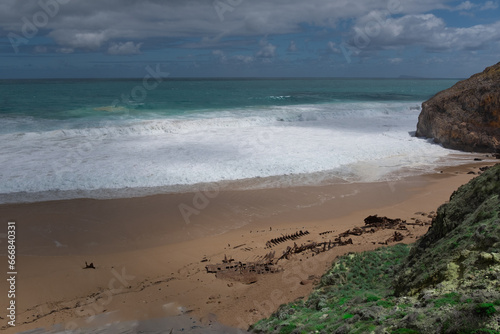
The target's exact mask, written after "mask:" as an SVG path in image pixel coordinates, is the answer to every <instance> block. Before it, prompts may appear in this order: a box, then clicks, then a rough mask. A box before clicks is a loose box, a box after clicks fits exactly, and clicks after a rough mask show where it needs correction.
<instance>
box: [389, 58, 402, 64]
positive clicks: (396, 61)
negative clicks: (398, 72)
mask: <svg viewBox="0 0 500 334" xmlns="http://www.w3.org/2000/svg"><path fill="white" fill-rule="evenodd" d="M388 60H389V63H391V64H399V63H402V62H403V58H389V59H388Z"/></svg>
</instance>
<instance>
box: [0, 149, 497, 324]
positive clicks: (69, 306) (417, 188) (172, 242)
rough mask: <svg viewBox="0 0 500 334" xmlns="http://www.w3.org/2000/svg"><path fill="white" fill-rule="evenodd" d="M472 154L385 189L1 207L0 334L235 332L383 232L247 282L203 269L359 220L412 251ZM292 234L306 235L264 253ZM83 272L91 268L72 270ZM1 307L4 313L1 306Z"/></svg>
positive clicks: (341, 187) (382, 239) (224, 192)
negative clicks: (9, 318) (10, 252)
mask: <svg viewBox="0 0 500 334" xmlns="http://www.w3.org/2000/svg"><path fill="white" fill-rule="evenodd" d="M474 156H475V155H467V158H468V159H470V163H467V164H462V165H460V166H454V167H446V168H442V169H440V170H436V171H434V172H433V173H429V174H424V175H417V176H410V177H402V178H400V179H399V180H394V181H385V182H369V183H338V184H328V185H317V186H299V187H297V186H295V187H281V188H269V189H254V190H252V189H247V190H231V189H225V188H224V187H220V188H215V187H212V188H205V190H200V191H198V192H189V193H175V194H160V195H154V196H148V197H139V198H119V199H107V200H96V199H69V200H62V201H49V202H37V203H21V204H4V205H2V206H0V211H1V213H2V214H1V216H2V217H5V218H6V221H14V222H16V229H17V230H16V238H17V239H16V247H17V268H16V269H17V272H18V274H17V282H16V283H17V284H16V287H17V290H16V305H17V309H16V326H15V327H11V328H8V329H7V326H5V324H4V325H3V326H2V329H7V331H6V332H10V333H14V332H21V331H27V330H31V329H34V328H46V329H50V328H53V329H54V328H55V329H56V330H64V329H76V328H95V327H99V326H103V325H106V324H109V323H113V322H116V321H120V322H124V321H137V320H147V319H159V318H167V317H172V316H174V318H172V319H180V318H178V316H179V315H180V316H181V317H183V319H187V320H186V321H184V323H182V325H179V326H188V325H189V324H186V322H189V321H191V322H192V324H195V323H196V324H200V326H207V325H210V324H215V323H221V324H223V325H226V326H231V327H236V328H241V329H246V328H248V326H249V325H250V324H252V323H254V322H256V321H258V320H259V319H261V318H263V317H267V316H269V315H270V314H271V313H272V312H274V311H275V310H276V309H277V308H278V306H279V305H280V304H283V303H286V302H290V301H293V300H295V299H297V298H307V295H308V294H309V293H310V291H311V290H312V288H313V286H314V285H315V284H317V283H318V281H319V278H320V277H321V275H322V274H323V273H324V272H325V271H326V270H327V269H328V268H329V267H330V266H331V264H332V262H333V261H334V260H335V258H336V257H337V256H340V255H343V254H346V253H349V252H360V251H365V250H370V249H374V248H376V247H380V246H382V245H383V244H385V243H386V241H387V240H388V239H389V238H391V236H393V235H394V232H395V231H394V230H391V229H384V230H380V231H376V232H375V233H365V234H362V235H360V236H355V235H352V236H349V237H350V238H351V239H352V244H347V245H343V246H336V247H332V248H331V249H329V250H327V251H324V252H318V253H314V252H308V251H305V252H302V253H298V254H293V255H292V256H290V257H289V259H282V260H281V261H279V263H278V266H277V268H279V271H278V272H276V273H267V274H259V275H254V276H252V278H251V279H250V280H249V281H245V280H240V281H238V278H236V279H235V278H234V277H233V278H231V277H222V278H220V277H219V278H216V275H215V274H213V273H208V272H207V270H206V266H207V265H211V264H221V263H222V262H223V260H224V259H226V260H234V262H233V261H229V263H238V262H240V261H241V262H252V261H258V260H259V259H262V257H264V256H265V255H266V254H268V253H269V252H270V251H274V252H275V253H276V256H279V255H281V254H282V252H283V251H285V250H286V249H287V247H289V246H290V247H292V246H293V245H294V243H296V244H301V243H304V244H307V243H311V242H317V243H321V242H328V241H332V240H334V238H335V236H337V235H338V234H340V233H342V232H344V231H346V230H349V229H353V228H354V227H362V226H363V225H364V219H365V218H366V217H368V216H371V215H378V216H387V217H389V218H393V219H395V218H400V219H402V220H406V221H407V222H409V223H412V224H411V225H408V226H407V230H404V231H401V233H402V234H403V235H404V239H403V240H402V241H398V242H404V243H413V242H415V240H416V239H418V238H419V236H421V235H423V234H424V233H425V232H426V231H427V229H428V228H429V223H430V220H431V218H430V217H432V214H433V212H435V211H436V210H437V208H438V206H439V205H440V204H443V203H444V202H445V201H447V200H448V199H449V197H450V195H451V194H452V193H453V191H454V190H456V189H457V188H458V187H459V186H460V185H462V184H464V183H466V182H468V181H469V180H470V179H471V178H473V177H474V175H473V174H468V173H469V172H471V171H473V172H474V173H476V174H477V173H478V172H480V171H479V167H481V166H484V165H492V164H493V163H494V161H493V160H489V161H486V160H485V161H477V162H473V161H472V159H473V157H474ZM477 157H481V158H483V159H484V155H477ZM181 208H183V210H184V211H183V210H182V209H181ZM186 218H187V219H186ZM299 231H302V232H305V231H307V232H308V234H307V235H304V236H301V237H300V238H297V240H293V241H292V240H287V241H284V242H280V243H278V244H276V245H272V247H266V243H267V242H268V241H270V240H272V239H273V238H279V237H281V236H286V235H293V234H295V233H297V234H298V233H299ZM320 233H321V234H320ZM344 240H347V239H344ZM393 243H395V242H391V241H390V242H388V244H393ZM267 246H269V243H267ZM0 259H1V261H4V262H7V259H6V256H2V257H0ZM90 263H92V265H93V266H94V267H95V269H93V268H88V269H83V268H84V267H85V265H86V264H87V265H88V264H90ZM1 303H2V304H1V305H0V307H1V308H2V309H4V310H5V308H6V307H7V304H6V299H2V300H1ZM1 316H2V318H4V316H3V315H1ZM172 321H173V320H172ZM173 323H174V322H172V328H174V325H173ZM53 326H56V327H53ZM194 327H196V326H194Z"/></svg>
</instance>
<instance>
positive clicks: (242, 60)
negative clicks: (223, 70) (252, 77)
mask: <svg viewBox="0 0 500 334" xmlns="http://www.w3.org/2000/svg"><path fill="white" fill-rule="evenodd" d="M233 59H235V60H236V61H237V62H240V63H243V64H250V63H251V62H253V61H254V57H252V56H245V55H236V56H234V57H233Z"/></svg>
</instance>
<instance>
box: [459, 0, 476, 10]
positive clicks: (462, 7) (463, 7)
mask: <svg viewBox="0 0 500 334" xmlns="http://www.w3.org/2000/svg"><path fill="white" fill-rule="evenodd" d="M476 6H477V5H476V4H473V3H472V2H470V1H469V0H467V1H464V2H462V3H461V4H460V5H458V6H456V7H455V8H454V10H471V9H472V8H474V7H476Z"/></svg>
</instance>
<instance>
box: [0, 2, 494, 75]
mask: <svg viewBox="0 0 500 334" xmlns="http://www.w3.org/2000/svg"><path fill="white" fill-rule="evenodd" d="M499 1H500V0H478V1H470V0H467V1H448V0H418V1H417V0H307V1H304V0H163V1H162V0H0V79H6V78H115V77H116V78H132V77H133V78H141V77H144V76H146V75H148V69H149V71H151V69H154V70H155V71H156V75H161V76H169V77H382V78H393V77H400V76H409V77H426V78H465V77H469V76H470V75H472V74H474V73H476V72H480V71H482V70H483V69H484V68H485V67H487V66H490V65H493V64H496V63H497V62H499V61H500V8H499V5H500V4H499Z"/></svg>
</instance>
